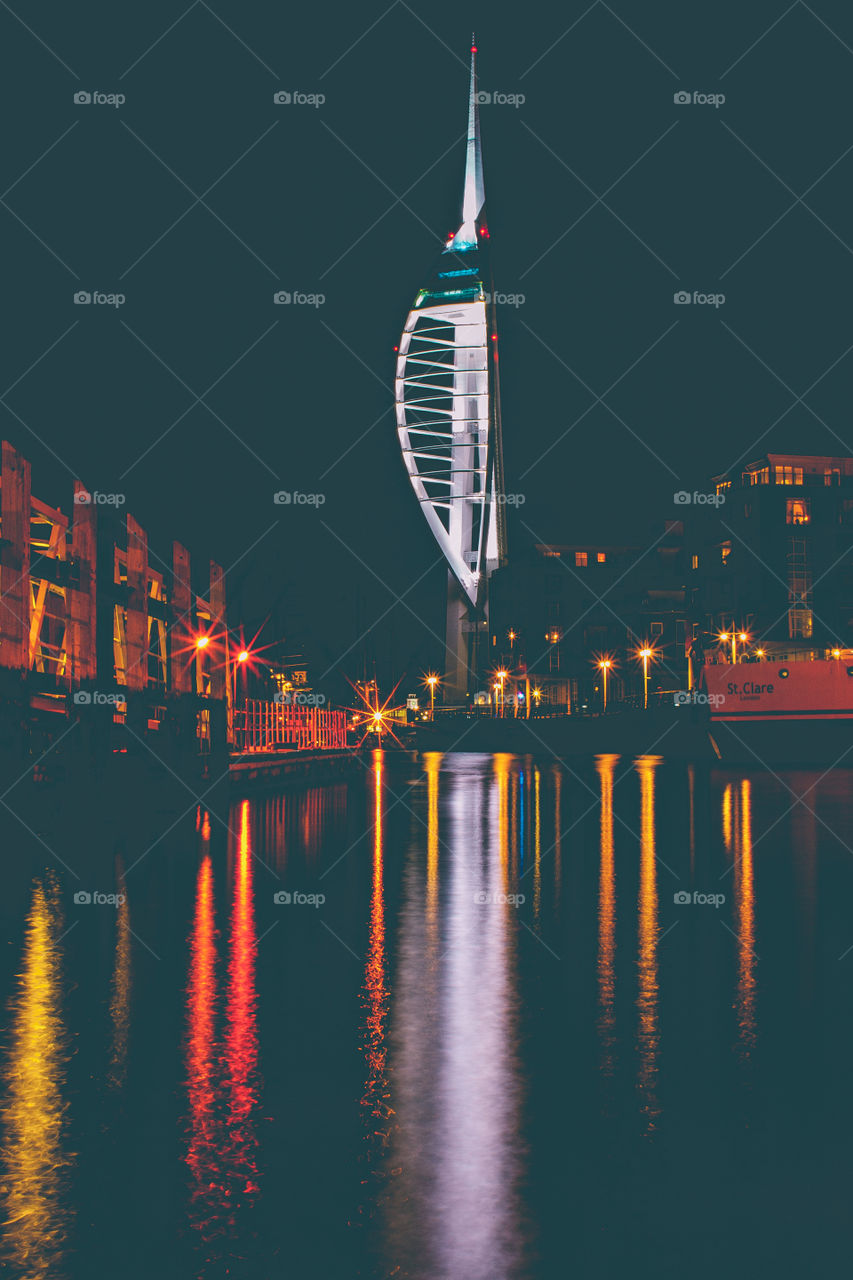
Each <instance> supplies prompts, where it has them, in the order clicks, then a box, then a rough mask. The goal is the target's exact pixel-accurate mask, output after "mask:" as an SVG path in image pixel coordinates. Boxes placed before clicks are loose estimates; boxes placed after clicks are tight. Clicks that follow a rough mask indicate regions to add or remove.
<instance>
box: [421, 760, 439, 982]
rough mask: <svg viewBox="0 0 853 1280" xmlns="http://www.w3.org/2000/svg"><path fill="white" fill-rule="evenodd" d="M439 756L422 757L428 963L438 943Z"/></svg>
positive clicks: (433, 958)
mask: <svg viewBox="0 0 853 1280" xmlns="http://www.w3.org/2000/svg"><path fill="white" fill-rule="evenodd" d="M440 766H441V755H440V754H439V753H438V752H437V751H430V752H429V754H428V755H426V756H425V757H424V768H425V769H426V775H427V886H426V919H427V935H428V938H427V941H428V949H429V958H430V961H433V960H435V958H436V957H435V952H436V945H437V942H438V773H439V768H440Z"/></svg>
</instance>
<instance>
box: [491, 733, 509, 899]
mask: <svg viewBox="0 0 853 1280" xmlns="http://www.w3.org/2000/svg"><path fill="white" fill-rule="evenodd" d="M494 770H495V778H496V780H497V797H498V866H499V867H500V869H501V881H502V889H503V892H504V893H505V892H506V891H507V887H508V885H509V824H510V788H509V782H510V756H508V755H503V754H499V755H496V756H495V757H494Z"/></svg>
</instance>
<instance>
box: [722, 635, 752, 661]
mask: <svg viewBox="0 0 853 1280" xmlns="http://www.w3.org/2000/svg"><path fill="white" fill-rule="evenodd" d="M738 640H740V642H741V644H746V642H747V641H748V640H749V636H748V635H747V633H746V632H745V631H740V632H737V631H735V629H734V627H732V629H731V633H729V632H728V631H721V632H720V641H721V643H722V644H727V643H728V642H729V641H731V646H732V665H734V664H735V663H736V662H737V642H738Z"/></svg>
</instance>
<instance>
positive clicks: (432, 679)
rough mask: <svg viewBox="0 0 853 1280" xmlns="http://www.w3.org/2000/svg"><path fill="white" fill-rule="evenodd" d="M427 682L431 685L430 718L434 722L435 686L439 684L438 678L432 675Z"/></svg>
mask: <svg viewBox="0 0 853 1280" xmlns="http://www.w3.org/2000/svg"><path fill="white" fill-rule="evenodd" d="M426 682H427V684H428V685H429V718H430V720H434V719H435V686H436V685H437V684H438V676H436V675H433V674H432V673H430V674H429V675H428V676H427V678H426Z"/></svg>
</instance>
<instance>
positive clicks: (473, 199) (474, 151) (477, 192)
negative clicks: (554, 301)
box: [449, 35, 486, 251]
mask: <svg viewBox="0 0 853 1280" xmlns="http://www.w3.org/2000/svg"><path fill="white" fill-rule="evenodd" d="M485 199H486V193H485V188H484V186H483V153H482V150H481V147H480V107H479V103H478V101H477V42H476V40H475V39H474V36H473V35H472V36H471V84H470V89H469V95H468V146H467V151H466V153H465V186H464V190H463V196H462V226H461V227H460V228H459V230H458V231H457V232H456V235H455V236H454V237H453V240H452V241H451V244H450V246H449V247H450V249H451V251H458V250H459V249H472V248H474V247H475V245H476V244H477V218H478V217H479V214H480V211H481V210H482V208H483V205H484V203H485Z"/></svg>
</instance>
